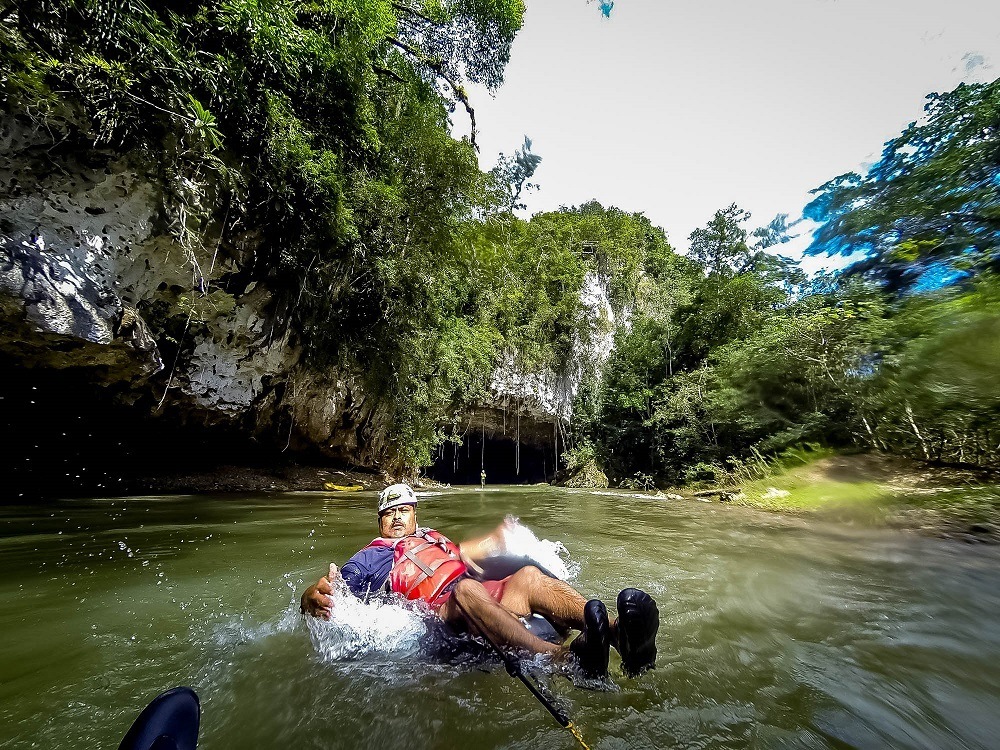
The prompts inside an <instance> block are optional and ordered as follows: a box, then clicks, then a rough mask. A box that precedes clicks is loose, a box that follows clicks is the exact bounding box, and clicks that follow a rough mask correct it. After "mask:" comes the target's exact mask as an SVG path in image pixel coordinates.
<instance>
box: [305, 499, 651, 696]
mask: <svg viewBox="0 0 1000 750" xmlns="http://www.w3.org/2000/svg"><path fill="white" fill-rule="evenodd" d="M378 527H379V534H380V536H379V537H378V538H376V539H374V540H373V541H372V542H371V544H369V545H368V546H367V547H365V548H364V549H362V550H361V551H359V552H358V553H357V554H355V555H354V556H353V557H352V558H351V559H350V560H348V561H347V563H346V564H345V565H344V567H343V568H342V569H341V570H340V573H339V575H338V572H337V567H336V565H334V564H333V563H331V564H330V573H329V575H327V576H324V577H323V578H320V579H319V581H318V582H317V583H316V584H315V585H314V586H310V587H309V588H308V589H306V591H305V592H304V593H303V594H302V612H303V614H310V615H312V616H314V617H322V618H324V619H329V617H330V615H331V612H332V607H333V600H332V599H331V598H330V595H331V594H332V593H333V587H334V586H335V585H336V583H337V580H338V578H340V577H342V579H343V581H344V582H346V584H347V586H348V588H349V589H350V590H351V592H352V593H353V594H354V595H355V596H357V597H359V598H362V599H366V598H368V597H369V596H371V595H373V594H378V593H380V592H385V591H388V592H392V593H393V594H396V595H399V596H402V597H404V598H406V599H420V600H423V601H424V602H426V603H427V604H428V605H429V606H430V608H431V609H432V610H433V611H434V612H435V614H437V616H438V617H440V618H441V619H442V620H444V621H445V622H446V623H448V625H450V626H451V627H452V628H454V629H456V630H459V631H463V630H465V631H470V632H472V633H479V632H480V631H485V632H484V633H483V634H484V635H486V636H488V637H489V638H490V639H492V640H493V641H494V642H495V643H498V644H500V645H502V646H507V647H510V648H514V649H521V650H524V651H528V652H532V653H540V654H551V655H552V656H553V657H554V658H556V659H560V660H562V659H568V658H569V655H570V654H572V655H573V656H574V657H575V658H576V659H577V661H578V662H579V665H580V668H581V669H582V670H583V672H584V673H585V674H586V675H588V676H591V677H603V676H606V675H607V673H608V655H609V651H610V648H611V646H614V647H615V648H616V649H618V652H619V653H620V654H621V657H622V670H623V671H624V672H625V674H626V675H628V676H630V677H634V676H637V675H639V674H642V673H643V672H645V671H646V670H647V669H652V668H653V666H654V665H655V662H656V631H657V629H658V628H659V625H660V615H659V611H658V610H657V607H656V602H654V601H653V598H652V597H651V596H650V595H649V594H647V593H646V592H644V591H640V590H639V589H633V588H628V589H625V590H623V591H622V592H621V593H620V594H618V618H617V619H616V620H615V621H614V622H613V623H612V622H610V621H609V619H608V611H607V608H606V607H605V606H604V603H603V602H602V601H600V600H599V599H591V600H590V601H587V600H585V599H584V598H583V597H582V596H581V595H580V594H579V593H578V592H577V591H575V590H574V589H573V588H572V587H571V586H570V585H569V584H567V583H565V582H564V581H560V580H558V579H556V578H552V577H550V576H548V575H546V574H545V573H543V572H542V571H541V570H540V569H539V568H538V567H536V566H534V565H527V566H525V567H523V568H521V569H520V570H518V571H517V572H515V573H513V574H512V575H509V576H507V577H506V578H502V579H501V580H496V581H490V580H477V576H481V575H482V569H481V568H480V567H479V565H478V563H479V562H483V561H484V560H485V559H486V558H487V557H488V556H489V555H490V554H491V553H493V552H495V551H497V550H498V549H501V550H502V544H503V541H502V540H503V535H502V528H503V527H502V526H501V527H500V529H498V530H497V531H496V532H494V533H492V534H490V535H488V536H485V537H483V538H481V539H477V540H472V541H469V542H465V543H463V544H461V545H457V544H455V543H454V542H452V541H451V540H450V539H448V538H447V537H445V536H444V535H443V534H440V533H438V532H437V531H434V530H433V529H427V528H419V527H418V526H417V496H416V495H415V494H414V492H413V490H412V489H411V488H410V487H409V485H406V484H394V485H392V486H391V487H387V488H386V489H384V490H383V491H382V492H381V494H379V500H378ZM533 614H537V615H541V616H542V617H544V618H546V619H547V620H548V621H549V622H550V623H552V625H553V626H555V628H556V629H557V630H559V631H560V632H562V633H564V634H565V633H567V632H568V631H569V630H570V629H576V630H580V631H581V633H580V635H579V636H577V638H576V639H575V640H574V641H573V642H572V643H571V644H570V645H569V647H568V648H567V647H565V646H562V645H558V644H553V643H549V642H548V641H545V640H542V639H541V638H539V637H538V636H536V635H534V634H533V633H531V632H530V631H529V630H528V629H526V628H525V626H524V625H523V624H522V622H521V620H519V619H518V618H520V617H524V618H527V617H530V616H531V615H533Z"/></svg>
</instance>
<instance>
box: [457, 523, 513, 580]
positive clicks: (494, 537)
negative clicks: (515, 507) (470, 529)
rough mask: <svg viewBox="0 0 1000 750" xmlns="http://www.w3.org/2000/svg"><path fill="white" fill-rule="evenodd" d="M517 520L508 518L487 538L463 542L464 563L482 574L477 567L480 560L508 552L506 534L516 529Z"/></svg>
mask: <svg viewBox="0 0 1000 750" xmlns="http://www.w3.org/2000/svg"><path fill="white" fill-rule="evenodd" d="M516 523H517V519H516V518H514V516H507V517H506V518H504V520H503V522H501V523H500V525H499V526H497V527H496V528H495V529H493V531H491V532H490V533H489V534H487V535H486V536H481V537H477V538H475V539H469V540H466V541H464V542H462V543H461V544H460V545H459V548H460V549H461V550H462V562H464V563H465V564H466V565H468V566H469V567H470V568H472V569H473V570H474V571H478V572H479V573H482V569H481V568H479V566H478V565H476V562H477V561H479V560H484V559H486V558H487V557H490V556H491V555H499V554H502V553H503V552H506V551H507V537H506V532H507V531H509V530H510V529H512V528H514V526H515V524H516ZM470 563H471V564H470Z"/></svg>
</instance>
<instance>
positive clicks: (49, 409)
mask: <svg viewBox="0 0 1000 750" xmlns="http://www.w3.org/2000/svg"><path fill="white" fill-rule="evenodd" d="M119 395H120V394H119V390H118V389H117V388H115V387H113V386H102V385H100V384H97V383H94V382H91V381H88V380H87V379H86V376H85V374H83V373H81V371H80V370H78V369H73V368H68V369H65V370H53V369H49V368H42V367H39V368H31V367H24V366H22V365H20V364H18V363H16V362H13V361H10V360H8V359H6V358H0V430H2V431H3V434H4V441H3V448H2V450H3V453H4V461H3V466H4V492H3V493H2V494H0V502H4V503H11V502H14V503H16V502H21V501H24V500H26V499H30V498H46V497H48V498H53V497H59V498H61V497H83V496H100V495H106V496H114V495H124V494H133V493H137V492H142V491H150V490H152V491H156V489H157V479H158V478H161V477H164V476H169V475H171V474H174V473H177V474H181V473H185V472H197V471H211V470H213V469H214V468H216V467H218V466H220V465H228V464H233V465H242V466H247V465H264V464H265V463H266V462H268V461H269V462H270V463H271V464H273V463H274V459H273V455H271V456H270V457H269V454H272V453H273V451H268V450H266V449H265V447H264V446H261V445H260V444H258V443H256V442H255V441H254V440H253V439H252V438H250V437H248V436H247V435H246V434H240V433H239V432H237V431H236V430H232V429H222V428H210V427H206V426H204V425H201V424H189V425H185V424H182V423H180V422H179V421H177V420H173V419H168V418H156V417H153V416H151V412H152V410H153V408H154V407H155V406H156V404H155V402H154V401H153V396H152V395H151V394H150V395H146V396H143V397H142V398H140V399H138V400H137V401H136V402H135V403H133V404H127V403H123V402H122V401H120V400H119V398H118V396H119Z"/></svg>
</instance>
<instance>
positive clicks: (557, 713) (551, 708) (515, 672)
mask: <svg viewBox="0 0 1000 750" xmlns="http://www.w3.org/2000/svg"><path fill="white" fill-rule="evenodd" d="M455 604H458V608H459V609H460V610H462V614H463V615H465V616H466V617H467V618H468V620H469V622H471V623H472V624H473V625H475V626H476V630H478V631H479V634H480V635H482V636H483V638H485V639H486V642H487V643H488V644H490V646H491V647H492V648H493V650H494V651H496V652H497V655H498V656H499V657H500V659H501V660H502V661H503V664H504V667H505V668H506V669H507V674H509V675H510V676H511V677H516V678H517V679H518V680H520V681H521V682H522V683H523V684H524V686H525V687H526V688H528V690H529V691H531V694H532V695H533V696H535V698H537V699H538V702H539V703H541V704H542V706H544V707H545V710H546V711H548V712H549V713H550V714H552V718H553V719H555V720H556V721H557V722H559V726H561V727H565V728H566V729H568V730H569V731H570V732H571V733H572V735H573V736H574V737H575V738H576V741H577V742H579V743H580V746H581V747H582V748H583V750H590V747H588V746H587V743H586V742H585V741H584V739H583V735H582V734H580V730H579V729H578V728H577V726H576V725H575V724H574V723H573V722H572V721H571V720H570V718H569V714H567V713H566V712H565V711H563V710H562V709H561V708H559V706H556V705H555V704H554V703H552V701H551V700H549V698H547V697H546V696H545V695H544V694H543V693H542V691H541V689H540V688H539V687H538V685H536V684H535V683H534V682H532V681H531V680H529V679H528V677H527V676H526V675H525V674H524V672H523V671H522V670H521V663H520V662H519V661H518V660H517V659H515V658H514V657H513V656H511V655H510V654H508V653H505V652H504V651H503V649H501V648H500V646H498V645H497V644H496V641H494V640H493V638H491V637H490V634H489V633H487V632H486V629H485V628H483V626H482V624H481V623H480V622H479V620H478V619H477V618H475V617H473V616H472V615H471V614H470V613H469V611H468V610H467V609H466V608H465V607H463V606H462V605H461V604H460V603H459V601H458V600H457V599H456V600H455Z"/></svg>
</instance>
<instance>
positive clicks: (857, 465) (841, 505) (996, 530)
mask: <svg viewBox="0 0 1000 750" xmlns="http://www.w3.org/2000/svg"><path fill="white" fill-rule="evenodd" d="M681 492H682V494H685V495H687V496H691V495H693V496H694V497H696V498H698V499H703V500H704V499H707V500H719V501H721V502H728V503H732V504H734V505H742V506H746V507H751V508H757V509H760V510H769V511H778V512H782V513H803V514H817V515H823V516H827V517H834V518H838V519H841V520H846V521H850V522H864V523H870V524H875V525H885V526H890V527H893V528H899V529H908V530H912V531H916V532H919V533H921V534H925V535H930V536H938V537H946V538H951V539H958V540H962V541H966V542H985V543H991V544H1000V484H997V483H996V480H995V478H991V477H989V476H987V475H984V474H983V473H981V472H975V471H972V470H968V469H961V468H951V467H940V466H933V465H929V464H926V463H921V462H917V461H912V460H908V459H903V458H899V457H895V456H887V455H880V454H854V455H841V454H836V455H821V456H819V457H815V458H809V457H803V458H802V459H801V462H800V463H799V464H798V465H792V466H788V465H787V464H786V465H781V466H775V467H772V468H771V469H770V473H768V474H767V475H766V476H762V477H759V478H757V479H753V480H750V481H746V482H743V483H741V484H738V485H732V486H725V487H717V488H713V489H708V490H701V491H695V492H691V491H687V492H684V491H681Z"/></svg>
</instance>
